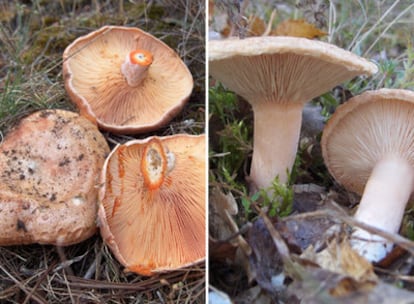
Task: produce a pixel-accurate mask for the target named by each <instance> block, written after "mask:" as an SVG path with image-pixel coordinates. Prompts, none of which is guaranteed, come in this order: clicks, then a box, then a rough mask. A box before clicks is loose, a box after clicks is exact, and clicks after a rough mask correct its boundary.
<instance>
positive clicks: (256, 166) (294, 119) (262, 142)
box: [250, 102, 303, 188]
mask: <svg viewBox="0 0 414 304" xmlns="http://www.w3.org/2000/svg"><path fill="white" fill-rule="evenodd" d="M302 108H303V105H302V104H290V105H286V104H282V105H281V104H277V103H271V102H265V103H260V104H257V105H255V106H253V112H254V137H253V159H252V165H251V169H250V178H251V180H252V182H253V183H254V185H255V186H256V187H258V188H266V187H269V186H270V185H271V183H272V181H273V180H274V178H275V177H276V176H279V181H280V182H281V183H286V182H287V181H288V172H289V173H290V171H291V170H292V167H293V164H294V162H295V157H296V152H297V149H298V142H299V135H300V127H301V123H302Z"/></svg>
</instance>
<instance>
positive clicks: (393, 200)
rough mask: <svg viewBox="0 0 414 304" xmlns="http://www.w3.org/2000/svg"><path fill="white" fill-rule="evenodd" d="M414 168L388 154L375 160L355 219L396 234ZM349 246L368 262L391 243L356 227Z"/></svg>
mask: <svg viewBox="0 0 414 304" xmlns="http://www.w3.org/2000/svg"><path fill="white" fill-rule="evenodd" d="M413 185H414V168H413V167H412V166H411V165H410V164H409V163H408V162H407V161H406V160H404V159H402V158H399V157H395V156H388V157H386V158H384V159H382V160H381V161H379V162H378V163H377V164H376V166H375V168H374V169H373V171H372V173H371V176H370V178H369V180H368V182H367V184H366V186H365V190H364V193H363V196H362V199H361V202H360V204H359V207H358V210H357V212H356V214H355V218H356V219H357V220H358V221H361V222H363V223H365V224H368V225H371V226H373V227H376V228H379V229H381V230H384V231H387V232H391V233H397V232H398V230H399V227H400V225H401V221H402V217H403V215H404V210H405V207H406V204H407V202H408V200H409V198H410V195H411V193H412V191H413ZM351 244H352V247H353V248H354V249H355V250H357V251H358V252H359V253H360V254H361V255H362V256H364V257H365V258H367V259H368V260H369V261H373V262H377V261H380V260H382V259H383V258H384V257H385V256H386V255H387V253H388V252H389V251H390V250H391V248H392V243H391V242H389V241H387V240H385V239H384V238H382V237H380V236H378V235H372V234H371V233H369V232H367V231H365V230H363V229H361V228H357V229H356V230H355V231H354V233H353V234H352V239H351Z"/></svg>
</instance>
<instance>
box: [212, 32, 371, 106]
mask: <svg viewBox="0 0 414 304" xmlns="http://www.w3.org/2000/svg"><path fill="white" fill-rule="evenodd" d="M209 71H210V74H211V75H212V76H213V77H214V78H216V79H217V80H219V81H220V82H222V83H223V84H224V85H225V86H226V87H228V88H229V89H230V90H232V91H234V92H235V93H237V94H239V95H241V96H242V97H244V98H245V99H246V100H248V101H249V102H250V103H259V102H269V101H272V102H278V103H291V102H295V103H305V102H307V101H309V100H311V99H312V98H315V97H317V96H319V95H321V94H323V93H325V92H327V91H329V90H330V89H332V88H333V87H334V86H335V85H337V84H339V83H341V82H343V81H345V80H348V79H351V78H353V77H355V76H357V75H361V74H373V73H376V72H377V67H376V65H375V64H373V63H371V62H369V61H367V60H365V59H363V58H361V57H359V56H357V55H355V54H353V53H351V52H348V51H346V50H344V49H341V48H339V47H337V46H335V45H332V44H329V43H326V42H322V41H315V40H310V39H306V38H296V37H250V38H246V39H241V40H239V39H227V40H216V41H210V42H209Z"/></svg>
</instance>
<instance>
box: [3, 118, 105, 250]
mask: <svg viewBox="0 0 414 304" xmlns="http://www.w3.org/2000/svg"><path fill="white" fill-rule="evenodd" d="M108 153H109V147H108V144H107V143H106V140H105V138H104V137H103V136H102V134H101V133H100V132H99V130H98V128H97V127H96V126H95V125H93V124H92V123H91V122H90V121H88V120H87V119H85V118H84V117H81V116H79V114H77V113H73V112H69V111H63V110H43V111H39V112H36V113H34V114H32V115H30V116H28V117H26V118H24V119H23V120H22V121H21V122H20V123H19V125H18V126H17V127H16V128H15V129H13V130H12V131H10V133H8V134H7V136H6V137H5V139H4V141H2V142H1V145H0V245H19V244H31V243H40V244H55V245H60V246H64V245H70V244H74V243H78V242H81V241H83V240H85V239H87V238H89V237H90V236H91V235H93V234H94V233H95V232H96V213H97V203H96V202H97V199H98V189H97V187H96V185H97V184H98V182H99V176H100V173H101V169H102V166H103V164H104V162H105V158H106V156H107V154H108Z"/></svg>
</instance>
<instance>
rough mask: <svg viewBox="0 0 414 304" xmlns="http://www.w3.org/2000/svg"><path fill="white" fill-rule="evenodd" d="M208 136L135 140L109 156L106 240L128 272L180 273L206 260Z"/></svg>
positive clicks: (103, 196)
mask: <svg viewBox="0 0 414 304" xmlns="http://www.w3.org/2000/svg"><path fill="white" fill-rule="evenodd" d="M205 162H206V160H205V136H204V135H199V136H191V135H185V134H179V135H173V136H167V137H149V138H147V139H145V140H132V141H130V142H127V143H126V144H123V145H119V146H117V147H116V148H115V149H114V150H113V151H112V152H111V154H110V155H109V156H108V158H107V160H106V162H105V165H104V169H103V172H102V183H103V185H104V186H103V187H102V189H101V190H100V192H99V197H100V202H101V204H100V207H99V212H98V214H99V224H100V229H101V235H102V238H103V239H104V240H105V242H106V243H107V245H108V246H109V247H110V249H111V250H112V253H113V254H114V255H115V257H116V258H117V259H118V261H119V262H120V263H121V264H123V265H124V266H125V267H126V271H132V272H136V273H139V274H142V275H152V274H154V273H157V272H163V271H168V270H175V269H178V268H181V267H184V266H187V265H191V264H193V263H196V262H198V261H201V260H203V259H204V258H205V193H206V186H205V172H206V171H205V170H206V168H205Z"/></svg>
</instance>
